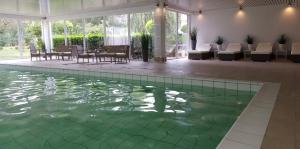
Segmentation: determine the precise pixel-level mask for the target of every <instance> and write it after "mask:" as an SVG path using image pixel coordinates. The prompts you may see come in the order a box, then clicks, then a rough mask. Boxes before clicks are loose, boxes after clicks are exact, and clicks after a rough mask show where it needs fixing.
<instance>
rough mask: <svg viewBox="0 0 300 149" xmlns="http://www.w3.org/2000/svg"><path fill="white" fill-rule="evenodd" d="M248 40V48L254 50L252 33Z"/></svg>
mask: <svg viewBox="0 0 300 149" xmlns="http://www.w3.org/2000/svg"><path fill="white" fill-rule="evenodd" d="M246 42H247V44H248V50H250V51H252V50H253V44H254V38H253V37H251V36H250V35H248V36H247V38H246Z"/></svg>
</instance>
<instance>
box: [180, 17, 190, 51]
mask: <svg viewBox="0 0 300 149" xmlns="http://www.w3.org/2000/svg"><path fill="white" fill-rule="evenodd" d="M178 17H179V18H178V51H177V55H178V56H179V57H186V56H187V55H186V54H187V50H188V47H189V41H188V40H189V31H188V23H187V15H186V14H182V13H178Z"/></svg>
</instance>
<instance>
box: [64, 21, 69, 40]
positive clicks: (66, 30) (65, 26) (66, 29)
mask: <svg viewBox="0 0 300 149" xmlns="http://www.w3.org/2000/svg"><path fill="white" fill-rule="evenodd" d="M67 35H68V28H67V25H66V20H64V39H65V46H67V45H69V43H68V38H67Z"/></svg>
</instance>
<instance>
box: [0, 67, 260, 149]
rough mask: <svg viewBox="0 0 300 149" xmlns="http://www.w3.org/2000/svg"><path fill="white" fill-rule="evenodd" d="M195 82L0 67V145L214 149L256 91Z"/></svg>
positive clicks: (7, 148)
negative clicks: (158, 80)
mask: <svg viewBox="0 0 300 149" xmlns="http://www.w3.org/2000/svg"><path fill="white" fill-rule="evenodd" d="M140 78H142V77H140ZM183 82H184V81H183ZM185 82H187V81H185ZM190 82H195V81H190ZM198 82H199V81H198ZM200 84H201V83H200ZM200 84H198V85H196V84H192V83H191V84H186V83H183V84H180V83H170V82H153V81H150V80H141V79H140V80H139V79H126V77H125V78H123V79H121V78H109V77H105V75H102V76H101V75H99V76H95V75H94V76H86V75H78V74H70V73H68V74H62V73H55V72H38V71H26V70H18V71H16V70H5V69H0V144H1V146H0V149H41V148H42V149H50V148H51V149H99V148H101V149H110V148H112V149H118V148H119V149H125V148H131V149H141V148H149V149H152V148H153V149H168V148H170V149H174V148H178V149H183V148H184V149H193V148H195V149H196V148H197V149H199V148H203V149H213V148H216V147H217V145H218V144H219V143H220V141H221V140H222V138H223V137H224V136H225V135H226V133H227V132H228V131H229V129H230V128H231V127H232V125H233V124H234V122H235V121H236V120H237V118H238V117H239V115H240V114H241V112H242V111H243V110H244V109H245V107H246V106H247V105H248V104H249V102H250V101H251V99H252V98H253V97H254V96H255V94H256V92H257V91H256V90H255V89H251V85H250V89H243V90H240V89H239V88H237V89H234V87H232V88H229V87H228V86H229V85H230V83H224V82H223V85H221V84H222V83H219V85H218V82H213V84H212V86H204V85H203V81H202V85H200ZM215 84H216V85H215ZM220 86H224V87H225V88H224V87H220Z"/></svg>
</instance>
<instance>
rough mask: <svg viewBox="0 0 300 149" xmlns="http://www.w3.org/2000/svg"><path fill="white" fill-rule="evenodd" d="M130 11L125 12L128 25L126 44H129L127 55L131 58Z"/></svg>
mask: <svg viewBox="0 0 300 149" xmlns="http://www.w3.org/2000/svg"><path fill="white" fill-rule="evenodd" d="M130 21H131V20H130V13H129V14H127V26H128V45H129V56H130V58H131V48H132V47H131V28H130V26H131V22H130Z"/></svg>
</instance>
